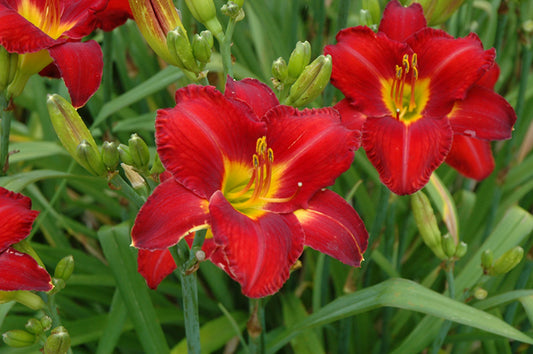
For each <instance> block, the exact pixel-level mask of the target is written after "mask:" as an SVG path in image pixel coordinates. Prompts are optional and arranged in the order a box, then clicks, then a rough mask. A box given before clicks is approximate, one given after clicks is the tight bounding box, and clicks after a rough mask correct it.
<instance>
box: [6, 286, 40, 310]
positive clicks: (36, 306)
mask: <svg viewBox="0 0 533 354" xmlns="http://www.w3.org/2000/svg"><path fill="white" fill-rule="evenodd" d="M9 301H16V302H18V303H20V304H22V305H24V306H26V307H29V308H30V309H32V310H40V309H43V308H45V307H46V304H45V303H44V301H43V299H41V297H40V296H39V295H37V294H34V293H32V292H31V291H27V290H16V291H0V304H3V303H6V302H9Z"/></svg>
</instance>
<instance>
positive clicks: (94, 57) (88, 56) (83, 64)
mask: <svg viewBox="0 0 533 354" xmlns="http://www.w3.org/2000/svg"><path fill="white" fill-rule="evenodd" d="M49 52H50V56H51V57H52V58H53V59H54V61H55V64H56V66H57V68H58V69H59V72H60V73H61V76H62V77H63V80H65V85H66V86H67V88H68V92H69V94H70V98H71V100H72V105H73V106H74V107H76V108H78V107H81V106H83V105H84V104H85V103H86V102H87V101H88V100H89V98H91V96H92V95H94V93H95V92H96V90H98V87H100V81H102V69H103V67H104V62H103V56H102V49H100V46H99V45H98V43H97V42H95V41H92V40H91V41H87V42H83V43H82V42H69V43H64V44H61V45H58V46H54V47H52V48H50V49H49Z"/></svg>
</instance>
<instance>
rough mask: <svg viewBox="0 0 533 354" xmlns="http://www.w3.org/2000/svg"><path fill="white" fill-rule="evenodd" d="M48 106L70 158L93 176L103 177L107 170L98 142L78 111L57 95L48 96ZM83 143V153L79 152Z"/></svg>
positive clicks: (58, 134) (56, 129)
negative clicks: (97, 145)
mask: <svg viewBox="0 0 533 354" xmlns="http://www.w3.org/2000/svg"><path fill="white" fill-rule="evenodd" d="M46 104H47V106H48V113H49V114H50V120H51V121H52V125H53V126H54V130H55V131H56V134H57V137H58V138H59V140H60V141H61V144H63V146H64V147H65V149H66V150H67V151H68V153H69V154H70V156H72V157H73V158H74V160H76V162H78V163H79V164H80V165H82V166H83V167H84V168H85V169H86V170H87V171H89V172H91V173H92V174H95V175H98V176H101V175H103V173H104V172H105V169H104V165H103V164H102V160H101V157H100V153H99V151H98V149H97V148H96V142H95V141H94V138H93V136H92V135H91V132H90V131H89V129H87V126H86V125H85V123H84V122H83V119H81V117H80V115H79V114H78V112H77V111H76V109H75V108H74V107H73V106H72V105H71V104H70V103H69V102H67V100H65V99H64V98H63V97H61V96H59V95H56V94H53V95H48V100H47V102H46ZM83 142H85V143H84V146H83V147H81V149H82V150H83V151H78V150H79V145H80V144H82V143H83Z"/></svg>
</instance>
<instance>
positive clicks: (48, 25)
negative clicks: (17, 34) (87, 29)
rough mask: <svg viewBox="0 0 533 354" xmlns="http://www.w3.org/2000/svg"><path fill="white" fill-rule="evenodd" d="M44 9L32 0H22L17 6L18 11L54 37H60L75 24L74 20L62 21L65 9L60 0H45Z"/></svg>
mask: <svg viewBox="0 0 533 354" xmlns="http://www.w3.org/2000/svg"><path fill="white" fill-rule="evenodd" d="M44 2H45V4H44V9H43V10H42V11H41V9H40V8H39V6H37V5H35V4H34V2H33V1H32V0H21V1H20V2H19V4H18V7H17V12H18V13H19V14H20V15H21V16H22V17H24V18H25V19H26V20H28V21H29V22H31V23H32V24H33V25H35V26H36V27H38V28H39V29H40V30H41V31H43V32H44V33H46V34H47V35H49V36H50V37H51V38H53V39H58V38H59V37H60V36H61V35H62V34H63V33H64V32H66V31H68V30H69V29H71V28H72V27H73V26H74V23H73V22H61V15H62V12H63V9H62V8H61V7H60V4H59V0H44Z"/></svg>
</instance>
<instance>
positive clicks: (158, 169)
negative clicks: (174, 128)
mask: <svg viewBox="0 0 533 354" xmlns="http://www.w3.org/2000/svg"><path fill="white" fill-rule="evenodd" d="M163 172H165V167H164V166H163V164H162V163H161V159H160V158H159V155H158V154H155V158H154V164H153V165H152V168H151V169H150V174H151V175H160V174H161V173H163Z"/></svg>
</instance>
